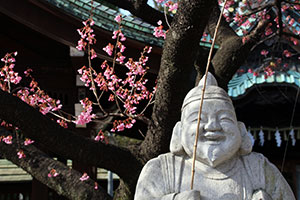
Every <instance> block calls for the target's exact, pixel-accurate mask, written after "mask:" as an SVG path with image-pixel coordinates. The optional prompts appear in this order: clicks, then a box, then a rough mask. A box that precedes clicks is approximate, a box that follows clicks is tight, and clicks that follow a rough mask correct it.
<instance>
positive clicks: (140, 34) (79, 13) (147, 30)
mask: <svg viewBox="0 0 300 200" xmlns="http://www.w3.org/2000/svg"><path fill="white" fill-rule="evenodd" d="M44 1H45V2H47V3H49V4H51V5H53V6H55V7H57V8H58V9H61V10H62V11H63V12H65V13H68V14H69V15H72V16H73V17H76V18H78V19H79V20H81V21H83V20H86V19H88V17H89V13H90V10H91V6H90V0H44ZM93 5H94V7H95V9H94V10H93V19H94V21H95V25H96V26H97V27H99V28H102V29H104V30H106V31H109V32H112V31H114V30H116V29H117V28H118V25H117V23H116V22H115V21H114V18H115V17H116V16H117V15H118V14H119V12H118V11H116V10H113V9H110V8H108V7H107V6H104V5H101V4H100V3H98V2H94V4H93ZM122 27H123V32H124V34H125V35H126V36H127V37H129V38H131V39H133V40H137V41H140V42H143V43H146V44H150V45H155V46H162V44H163V40H162V39H158V38H156V37H154V36H153V29H154V26H152V25H150V24H148V23H145V22H143V21H141V20H139V19H138V18H133V17H131V16H124V17H123V23H122Z"/></svg>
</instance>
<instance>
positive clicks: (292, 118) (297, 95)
mask: <svg viewBox="0 0 300 200" xmlns="http://www.w3.org/2000/svg"><path fill="white" fill-rule="evenodd" d="M299 88H300V87H299V86H298V89H297V94H296V99H295V103H294V108H293V112H292V117H291V123H290V127H292V125H293V121H294V116H295V111H296V105H297V101H298V97H299ZM289 138H290V137H289V136H288V138H287V141H286V144H285V149H284V154H283V159H282V164H281V172H283V168H284V164H285V159H286V154H287V149H288V144H289Z"/></svg>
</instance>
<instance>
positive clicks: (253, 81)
mask: <svg viewBox="0 0 300 200" xmlns="http://www.w3.org/2000/svg"><path fill="white" fill-rule="evenodd" d="M268 83H289V84H295V85H296V86H298V87H300V73H299V72H296V71H291V70H290V71H287V72H279V73H274V74H273V75H272V76H270V77H268V78H267V79H265V78H264V75H259V76H253V74H252V73H244V74H242V75H234V77H233V78H232V79H231V80H230V81H229V84H228V94H229V96H231V97H238V96H240V95H243V94H245V93H246V91H247V89H248V88H251V87H252V86H253V85H257V84H268Z"/></svg>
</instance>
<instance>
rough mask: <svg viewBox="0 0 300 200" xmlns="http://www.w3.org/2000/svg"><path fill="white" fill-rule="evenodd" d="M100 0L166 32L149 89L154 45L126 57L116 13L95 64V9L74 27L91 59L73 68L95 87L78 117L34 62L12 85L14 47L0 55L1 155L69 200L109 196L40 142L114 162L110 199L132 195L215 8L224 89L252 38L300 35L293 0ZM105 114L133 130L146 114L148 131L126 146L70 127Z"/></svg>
mask: <svg viewBox="0 0 300 200" xmlns="http://www.w3.org/2000/svg"><path fill="white" fill-rule="evenodd" d="M105 1H107V2H108V3H111V4H113V5H115V6H118V7H120V8H123V9H126V10H128V11H130V12H131V13H132V14H133V15H135V16H137V17H139V18H141V19H143V20H144V21H145V22H148V23H150V24H152V25H154V26H155V27H156V28H154V30H153V31H154V33H153V35H154V36H155V37H161V38H163V39H165V41H164V45H163V53H162V58H161V65H160V70H159V74H158V78H157V86H155V87H154V88H151V89H150V88H148V86H147V81H148V80H147V79H146V78H145V74H146V73H147V69H148V67H147V60H148V57H149V56H151V47H150V46H147V45H145V48H144V49H143V51H142V52H141V56H140V58H139V59H138V60H136V61H135V60H133V59H131V58H126V57H125V56H124V55H125V54H124V51H125V50H126V35H124V34H123V32H122V16H121V15H118V16H116V18H115V20H116V22H117V23H118V24H119V29H117V30H115V31H114V32H113V34H112V38H113V39H114V40H115V44H111V43H109V44H107V46H105V47H103V51H105V52H106V53H107V54H108V56H112V57H113V62H112V63H109V62H107V61H104V62H103V63H102V64H101V66H100V67H98V66H97V68H96V67H95V66H92V64H91V63H92V62H91V60H92V59H95V58H96V57H97V52H96V51H95V50H94V49H93V44H94V43H95V42H96V36H95V35H94V33H93V25H94V21H93V14H92V10H91V13H90V17H89V18H88V19H87V20H86V21H84V22H83V24H84V26H83V27H82V28H79V29H78V30H77V31H78V33H79V35H80V39H79V41H78V43H77V44H76V45H77V49H78V50H82V51H87V52H88V65H87V66H82V68H80V69H79V70H78V73H79V74H80V76H81V80H82V81H83V82H84V83H85V86H86V87H88V88H89V89H90V90H91V92H92V93H93V99H87V98H86V99H83V100H81V104H82V106H83V111H82V112H81V114H80V115H79V116H72V115H69V114H67V113H64V112H63V111H62V109H63V105H61V103H60V101H59V100H56V99H53V98H51V97H50V96H49V95H47V94H46V93H45V91H43V89H42V88H40V87H39V85H38V83H37V82H36V81H35V80H34V77H33V76H32V75H31V69H28V70H27V71H26V72H25V75H24V76H25V77H24V78H28V79H30V80H31V81H30V85H29V86H27V87H18V84H19V82H20V81H21V79H22V78H21V76H20V75H19V74H18V73H16V72H14V67H15V61H16V60H15V59H16V56H17V52H13V53H8V54H6V55H5V56H4V57H3V58H2V60H1V61H3V63H4V66H3V67H2V69H1V72H0V76H1V80H0V86H1V90H0V105H1V106H0V108H1V112H0V118H1V119H2V126H3V127H5V128H6V129H5V130H4V129H3V130H2V131H1V134H0V148H1V151H0V155H1V156H2V157H4V158H6V159H8V160H11V161H12V162H14V163H15V164H17V165H18V166H20V167H22V168H23V169H24V170H26V171H27V172H29V173H30V174H31V175H32V176H34V177H35V178H36V179H38V180H39V181H41V182H42V183H44V184H46V185H47V186H48V187H50V188H52V189H54V190H55V191H56V192H57V193H58V194H61V195H64V196H66V197H68V198H70V199H111V197H110V196H109V195H108V194H107V193H106V192H105V191H104V190H103V189H102V188H101V187H99V186H98V184H97V182H95V180H92V179H91V178H90V177H89V175H88V174H87V173H83V174H81V173H80V172H78V171H76V170H74V169H69V168H68V167H67V166H66V165H64V164H62V163H60V162H58V161H56V160H54V159H52V158H51V157H50V156H48V155H47V154H46V153H44V152H42V151H41V150H40V149H39V144H40V145H42V146H43V147H44V148H46V149H48V150H50V151H51V152H54V153H56V154H57V155H60V156H62V157H64V158H67V159H71V160H75V161H79V162H81V163H83V164H86V165H90V166H96V167H99V168H105V169H108V170H111V171H113V172H114V173H116V174H118V175H119V177H120V181H121V182H120V186H119V188H118V190H117V191H116V194H115V196H114V198H115V199H133V195H134V190H135V185H136V181H137V179H138V176H139V173H140V171H141V169H142V167H143V165H144V164H145V163H146V162H147V161H148V160H149V159H151V158H153V157H156V156H158V155H159V154H161V153H165V152H168V151H169V141H170V138H171V134H172V129H173V126H174V124H175V123H176V122H177V121H178V120H179V117H180V107H181V103H182V100H183V98H184V96H185V94H186V93H187V91H188V90H189V85H188V84H186V83H187V82H188V81H189V79H190V77H191V76H190V75H191V73H192V72H193V70H194V69H196V72H197V80H199V78H200V77H201V76H202V75H203V72H204V70H205V69H204V67H205V65H206V61H207V51H206V50H205V49H203V48H202V47H201V46H200V45H199V42H200V41H207V40H209V38H210V37H209V35H213V32H214V30H215V29H216V23H217V19H218V16H219V15H220V7H223V6H225V8H226V9H225V12H224V13H223V18H222V21H221V24H220V27H219V32H218V35H217V38H216V44H217V45H218V46H219V48H218V49H217V50H216V52H215V54H214V57H213V59H212V61H211V64H210V70H211V71H212V73H214V75H215V76H216V78H217V80H218V82H219V85H220V86H221V87H223V88H225V89H226V88H227V84H228V82H229V80H230V79H231V78H232V76H233V75H234V74H235V73H236V72H237V70H238V69H239V67H240V66H241V65H242V64H243V63H244V62H245V60H246V59H247V56H248V55H249V54H250V53H251V52H252V51H253V50H254V49H255V47H256V46H257V45H259V44H261V43H262V42H264V41H268V40H271V39H274V38H275V39H276V41H280V40H286V41H288V42H290V43H291V44H292V45H298V42H299V39H300V38H299V30H297V29H296V28H294V24H295V23H296V22H295V18H293V15H291V14H290V13H291V12H293V11H299V9H300V2H299V1H298V0H295V1H287V0H274V1H263V0H253V1H244V0H243V1H239V0H228V1H222V0H219V1H216V0H182V1H163V0H157V1H156V3H157V5H160V7H161V8H162V9H155V8H153V7H151V6H149V5H148V4H147V0H135V1H133V0H105ZM91 3H92V2H91ZM274 44H276V42H274ZM269 51H270V50H269V49H263V50H261V52H260V53H261V56H263V57H268V56H270V55H271V53H270V52H269ZM19 53H20V52H19ZM282 56H283V57H282V58H278V57H274V56H273V57H272V59H271V60H270V61H268V62H267V63H266V64H265V65H263V66H261V67H260V68H258V69H250V71H249V72H251V73H253V74H254V75H258V74H259V73H264V74H265V76H266V78H267V77H268V76H270V75H272V74H273V73H274V71H275V70H281V69H284V68H286V67H288V66H285V63H284V62H283V59H286V58H291V57H297V58H299V54H297V53H294V52H290V51H289V50H287V49H286V50H284V51H283V52H282ZM119 64H123V65H124V66H125V67H126V68H127V70H128V72H127V73H126V76H123V78H121V76H119V75H118V74H117V73H116V67H117V66H118V65H119ZM124 77H125V78H124ZM197 80H195V81H197ZM104 93H108V98H107V99H104V98H105V96H103V94H104ZM103 101H111V102H115V105H116V107H117V109H116V110H114V112H111V111H107V110H106V109H105V108H104V107H103V105H102V102H103ZM141 102H143V103H141ZM152 104H153V108H152V115H151V117H150V118H147V117H146V116H145V115H144V112H145V110H146V109H149V108H150V107H149V106H150V105H152ZM95 109H97V110H100V114H99V113H97V114H96V113H95ZM108 117H112V118H113V120H112V123H113V127H112V129H111V130H109V131H111V132H117V131H123V130H124V129H128V130H129V131H130V130H133V129H131V128H132V126H134V124H135V123H136V121H142V122H143V123H144V124H145V125H146V126H147V127H148V128H147V133H146V135H145V138H144V140H143V141H142V142H141V143H140V144H131V145H128V146H127V147H126V148H125V147H120V146H116V145H112V144H109V143H107V142H105V130H99V132H98V134H97V135H95V136H94V138H86V137H82V136H81V135H80V134H78V133H77V132H74V131H72V130H70V129H68V128H67V127H68V123H76V124H86V123H89V122H91V121H92V120H95V119H97V120H102V119H105V118H108ZM115 117H118V118H117V119H115ZM53 119H55V120H53ZM35 144H36V145H35Z"/></svg>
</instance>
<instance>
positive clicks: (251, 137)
mask: <svg viewBox="0 0 300 200" xmlns="http://www.w3.org/2000/svg"><path fill="white" fill-rule="evenodd" d="M248 135H249V137H250V140H251V144H252V146H253V145H254V143H255V139H254V137H253V135H252V134H251V132H250V129H249V130H248Z"/></svg>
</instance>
